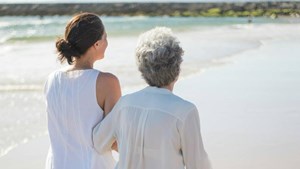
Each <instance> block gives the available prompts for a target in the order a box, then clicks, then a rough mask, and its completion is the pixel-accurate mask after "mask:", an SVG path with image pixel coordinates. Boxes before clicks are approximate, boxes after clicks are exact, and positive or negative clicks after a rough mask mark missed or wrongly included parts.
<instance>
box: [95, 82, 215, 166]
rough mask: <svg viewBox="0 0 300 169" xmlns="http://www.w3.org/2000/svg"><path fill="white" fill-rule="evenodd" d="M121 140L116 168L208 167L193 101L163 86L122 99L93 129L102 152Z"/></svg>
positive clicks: (149, 88) (148, 88) (98, 147)
mask: <svg viewBox="0 0 300 169" xmlns="http://www.w3.org/2000/svg"><path fill="white" fill-rule="evenodd" d="M114 140H117V143H118V148H119V153H120V156H119V163H118V165H117V166H116V168H117V169H184V168H186V169H210V168H211V166H210V162H209V160H208V156H207V154H206V152H205V150H204V147H203V143H202V138H201V134H200V123H199V114H198V111H197V108H196V107H195V106H194V105H193V104H192V103H190V102H187V101H185V100H183V99H181V98H180V97H178V96H176V95H174V94H173V93H172V92H171V91H169V90H167V89H164V88H157V87H146V88H145V89H143V90H141V91H138V92H135V93H133V94H129V95H127V96H123V97H122V98H121V99H120V100H119V101H118V103H117V104H116V106H115V107H114V108H113V110H112V111H111V112H110V113H109V114H108V116H107V117H106V118H105V119H104V120H103V121H102V122H101V123H99V124H98V125H97V126H96V127H95V128H94V131H93V141H94V146H95V149H96V150H97V151H98V152H99V153H100V154H101V153H106V152H107V151H109V150H110V147H111V144H112V143H113V141H114Z"/></svg>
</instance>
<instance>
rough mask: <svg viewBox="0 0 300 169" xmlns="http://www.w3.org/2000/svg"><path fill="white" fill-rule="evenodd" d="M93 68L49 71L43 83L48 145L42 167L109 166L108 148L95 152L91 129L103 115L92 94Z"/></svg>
mask: <svg viewBox="0 0 300 169" xmlns="http://www.w3.org/2000/svg"><path fill="white" fill-rule="evenodd" d="M98 74H99V71H97V70H95V69H87V70H75V71H70V72H65V71H62V70H58V71H55V72H53V73H52V74H50V75H49V77H48V80H47V82H46V85H45V95H46V106H47V114H48V131H49V136H50V143H51V145H50V149H49V153H48V157H47V161H46V169H112V168H114V166H115V161H114V159H113V157H112V154H111V152H108V153H106V154H103V155H101V156H100V155H99V154H97V152H96V151H95V150H94V148H93V142H92V130H93V128H94V127H95V126H96V124H97V123H99V122H100V121H101V120H102V119H103V110H102V109H101V107H100V106H99V105H98V102H97V97H96V80H97V77H98Z"/></svg>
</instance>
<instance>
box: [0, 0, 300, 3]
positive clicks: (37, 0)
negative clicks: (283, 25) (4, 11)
mask: <svg viewBox="0 0 300 169" xmlns="http://www.w3.org/2000/svg"><path fill="white" fill-rule="evenodd" d="M246 1H251V2H254V1H255V2H260V1H283V0H0V3H49V2H51V3H65V2H67V3H76V2H85V3H89V2H246ZM285 1H300V0H285Z"/></svg>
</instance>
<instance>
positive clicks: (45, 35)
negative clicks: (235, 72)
mask: <svg viewBox="0 0 300 169" xmlns="http://www.w3.org/2000/svg"><path fill="white" fill-rule="evenodd" d="M101 18H102V20H103V22H104V25H105V28H106V31H107V34H108V43H109V46H108V48H107V50H106V55H105V58H104V60H101V61H98V62H97V63H96V64H95V68H96V69H99V70H102V71H108V72H112V73H114V74H116V75H117V76H118V78H119V79H120V82H121V86H122V89H124V88H128V87H134V86H139V85H145V83H144V81H143V80H142V78H141V77H140V74H139V73H138V71H137V68H136V65H135V60H134V59H135V58H134V48H135V45H136V42H137V37H138V35H139V34H140V33H142V32H144V31H146V30H148V29H151V28H153V27H155V26H167V27H170V28H172V29H173V31H174V34H175V35H176V36H177V37H178V38H179V40H180V42H181V45H182V47H183V49H184V50H185V55H184V58H183V59H184V62H183V66H182V74H181V77H182V78H185V77H188V76H191V75H193V74H194V73H199V72H201V71H204V70H205V69H207V68H209V67H210V66H218V65H222V64H226V62H227V61H226V60H227V59H228V58H231V57H234V56H235V55H236V54H238V53H241V52H245V51H248V50H252V49H255V48H259V47H260V46H262V45H264V43H265V42H266V41H268V40H272V39H276V40H278V39H279V40H280V39H289V38H290V39H293V38H299V37H300V24H299V20H298V19H293V18H281V19H276V20H272V19H268V18H254V20H253V23H252V24H248V23H247V18H213V17H212V18H202V17H196V18H193V17H190V18H184V17H101ZM70 19H71V16H45V17H42V18H41V17H38V16H26V17H0V117H1V118H0V157H1V156H3V155H5V154H6V153H7V152H9V150H11V149H13V148H15V147H17V146H18V145H20V144H23V143H26V142H28V141H31V140H33V139H35V138H38V137H41V136H44V135H46V134H47V123H46V112H45V101H44V96H43V85H44V83H45V81H46V79H47V75H48V74H49V73H50V72H52V71H54V70H56V69H59V68H60V67H62V66H65V65H60V63H59V62H58V61H57V56H56V53H55V40H56V39H57V38H58V37H62V36H63V33H64V27H65V25H66V23H67V22H68V21H69V20H70ZM291 52H292V50H291Z"/></svg>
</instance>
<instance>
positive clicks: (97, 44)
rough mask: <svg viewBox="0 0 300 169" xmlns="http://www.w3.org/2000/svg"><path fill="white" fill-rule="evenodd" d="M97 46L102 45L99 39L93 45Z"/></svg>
mask: <svg viewBox="0 0 300 169" xmlns="http://www.w3.org/2000/svg"><path fill="white" fill-rule="evenodd" d="M93 46H94V47H95V48H99V47H100V46H101V41H100V40H98V41H97V42H95V43H94V45H93Z"/></svg>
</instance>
